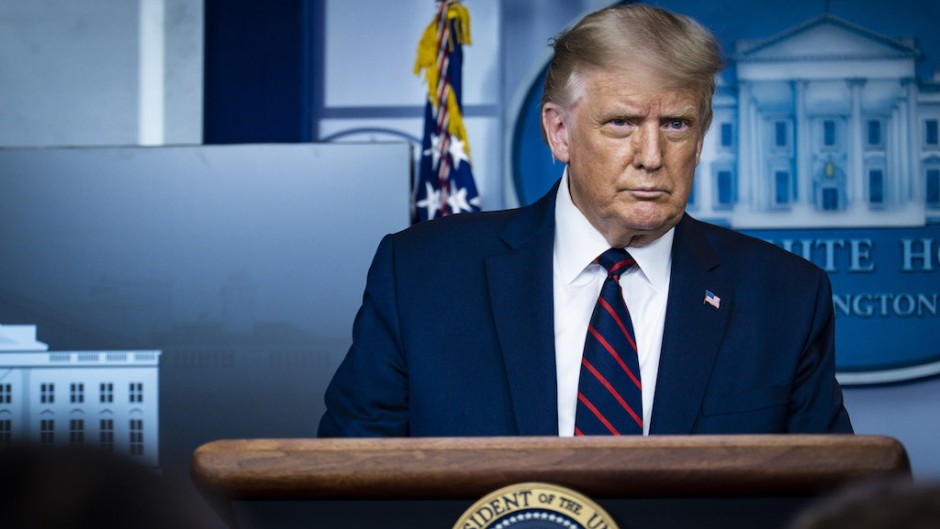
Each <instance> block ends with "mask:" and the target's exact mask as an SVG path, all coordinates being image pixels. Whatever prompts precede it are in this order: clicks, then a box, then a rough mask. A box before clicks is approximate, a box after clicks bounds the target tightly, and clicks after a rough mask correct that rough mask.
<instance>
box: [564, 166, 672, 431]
mask: <svg viewBox="0 0 940 529" xmlns="http://www.w3.org/2000/svg"><path fill="white" fill-rule="evenodd" d="M674 236H675V228H673V229H671V230H669V231H668V232H666V234H665V235H663V236H662V237H660V238H659V239H656V240H655V241H653V242H652V243H650V244H649V245H647V246H644V247H642V248H627V251H629V252H630V255H631V256H633V258H634V259H636V262H637V264H638V265H639V266H638V267H637V266H634V267H632V268H631V269H630V270H629V271H628V272H626V273H624V274H622V275H621V276H620V285H621V286H622V287H623V297H624V300H625V301H626V303H627V308H629V309H630V315H631V319H632V320H633V329H634V331H635V333H636V344H637V349H638V350H639V351H638V353H639V361H640V381H641V384H642V387H643V434H644V435H646V434H649V424H650V416H651V414H652V410H653V392H654V390H655V388H656V375H657V373H658V371H659V355H660V350H661V348H662V343H663V325H664V322H665V318H666V298H667V297H668V294H669V274H670V271H671V270H672V240H673V237H674ZM609 248H610V245H609V244H608V243H607V241H606V240H605V239H604V236H603V235H601V233H600V232H599V231H597V229H595V228H594V226H592V225H591V223H590V222H588V220H587V218H585V216H584V214H582V213H581V211H580V210H579V209H578V208H577V207H576V206H575V205H574V203H573V202H572V201H571V194H570V193H569V191H568V171H567V170H565V174H564V176H563V177H562V180H561V185H560V186H559V188H558V196H557V198H556V201H555V249H554V258H553V281H554V285H553V290H554V298H555V367H556V372H557V377H558V433H559V435H561V436H572V435H574V416H575V409H576V406H577V400H578V379H579V377H580V374H581V356H582V354H583V352H584V339H585V336H586V335H587V328H588V324H589V323H590V320H591V313H592V312H593V311H594V305H595V303H597V297H598V295H599V294H600V291H601V285H603V283H604V279H606V278H607V272H606V271H605V270H604V268H603V267H602V266H600V265H598V264H595V263H594V259H596V258H597V256H599V255H600V254H602V253H604V252H605V251H606V250H608V249H609Z"/></svg>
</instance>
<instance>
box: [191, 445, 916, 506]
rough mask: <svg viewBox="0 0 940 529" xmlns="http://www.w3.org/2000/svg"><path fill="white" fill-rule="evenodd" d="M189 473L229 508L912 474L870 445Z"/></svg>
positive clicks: (214, 452) (259, 466)
mask: <svg viewBox="0 0 940 529" xmlns="http://www.w3.org/2000/svg"><path fill="white" fill-rule="evenodd" d="M191 468H192V474H193V478H194V480H195V481H196V483H197V484H198V485H199V486H201V487H203V488H204V489H205V490H207V491H210V492H212V493H213V494H221V495H222V496H224V497H226V498H229V499H233V500H284V499H291V500H299V499H444V498H476V497H480V496H483V495H485V494H486V493H488V492H491V491H493V490H495V489H497V488H500V487H502V486H505V485H509V484H513V483H519V482H524V481H545V482H551V483H556V484H559V485H562V486H567V487H571V488H573V489H575V490H578V491H580V492H582V493H584V494H587V495H589V496H592V497H595V498H605V497H606V498H627V497H639V498H650V497H706V496H707V497H716V496H719V497H720V496H738V497H740V496H745V497H747V496H789V495H800V496H808V495H815V494H818V493H821V492H824V491H826V490H830V489H832V488H835V487H837V486H839V485H842V484H844V483H846V482H849V481H855V480H862V479H868V478H875V477H881V476H887V475H898V474H900V475H903V476H910V463H909V461H908V457H907V453H906V451H905V450H904V447H903V445H901V443H899V442H898V441H897V440H895V439H892V438H889V437H881V436H865V435H741V436H662V437H659V436H657V437H586V438H558V437H477V438H409V439H250V440H249V439H245V440H221V441H215V442H211V443H208V444H205V445H203V446H201V447H199V448H198V449H197V450H196V452H195V453H194V454H193V458H192V467H191Z"/></svg>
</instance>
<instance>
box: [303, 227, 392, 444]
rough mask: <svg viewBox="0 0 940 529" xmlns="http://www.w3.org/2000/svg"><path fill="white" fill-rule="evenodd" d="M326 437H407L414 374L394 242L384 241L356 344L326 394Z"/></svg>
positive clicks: (364, 302)
mask: <svg viewBox="0 0 940 529" xmlns="http://www.w3.org/2000/svg"><path fill="white" fill-rule="evenodd" d="M325 402H326V413H325V414H324V415H323V418H322V419H321V420H320V426H319V430H318V435H319V436H320V437H382V436H385V437H404V436H407V435H408V434H409V428H408V370H407V365H406V361H405V357H404V354H403V348H402V341H401V331H400V328H399V312H398V298H397V289H396V284H395V263H394V243H393V238H392V236H391V235H388V236H386V237H385V238H384V239H382V242H381V243H380V244H379V247H378V250H377V251H376V254H375V257H374V258H373V261H372V266H371V267H370V269H369V274H368V278H367V280H366V288H365V293H364V294H363V299H362V306H361V307H360V308H359V312H358V313H357V314H356V319H355V322H354V324H353V343H352V346H351V347H350V349H349V351H348V352H347V354H346V357H345V359H344V360H343V362H342V363H341V364H340V366H339V368H338V370H337V371H336V374H335V375H334V376H333V379H332V381H331V382H330V384H329V386H328V387H327V389H326V395H325Z"/></svg>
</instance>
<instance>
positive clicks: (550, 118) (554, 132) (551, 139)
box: [542, 103, 570, 163]
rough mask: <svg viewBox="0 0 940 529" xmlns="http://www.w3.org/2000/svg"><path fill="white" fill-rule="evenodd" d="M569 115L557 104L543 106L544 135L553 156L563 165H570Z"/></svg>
mask: <svg viewBox="0 0 940 529" xmlns="http://www.w3.org/2000/svg"><path fill="white" fill-rule="evenodd" d="M569 116H570V115H569V114H568V112H566V111H565V109H563V108H562V107H561V106H559V105H557V104H555V103H545V104H544V105H542V133H543V134H544V135H545V141H547V142H548V147H549V148H550V149H551V150H552V156H554V157H555V159H556V160H558V161H559V162H562V163H568V127H569V123H568V120H569Z"/></svg>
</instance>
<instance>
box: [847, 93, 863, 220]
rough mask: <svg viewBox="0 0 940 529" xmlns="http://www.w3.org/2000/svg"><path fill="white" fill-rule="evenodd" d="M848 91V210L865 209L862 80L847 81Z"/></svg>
mask: <svg viewBox="0 0 940 529" xmlns="http://www.w3.org/2000/svg"><path fill="white" fill-rule="evenodd" d="M846 82H847V83H848V85H849V91H850V93H851V97H852V115H851V116H850V117H849V127H848V129H849V130H848V138H847V140H848V141H847V142H846V143H847V147H848V163H847V165H848V167H847V171H848V187H849V189H848V197H849V203H848V209H854V210H858V209H865V207H866V205H867V203H868V200H867V198H866V197H865V189H867V188H868V186H867V185H865V179H866V178H867V175H866V174H865V159H864V141H865V138H864V137H863V136H862V130H863V128H862V87H863V86H864V85H865V80H864V79H848V80H847V81H846Z"/></svg>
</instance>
